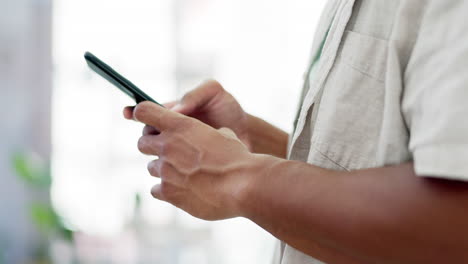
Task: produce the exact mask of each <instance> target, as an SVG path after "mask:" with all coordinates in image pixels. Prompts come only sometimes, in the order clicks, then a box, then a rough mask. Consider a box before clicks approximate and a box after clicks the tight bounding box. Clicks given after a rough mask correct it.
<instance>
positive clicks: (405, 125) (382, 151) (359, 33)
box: [274, 0, 468, 264]
mask: <svg viewBox="0 0 468 264" xmlns="http://www.w3.org/2000/svg"><path fill="white" fill-rule="evenodd" d="M467 15H468V1H466V0H330V1H329V3H328V5H327V7H326V8H325V11H324V14H323V16H322V19H321V22H320V23H319V27H318V31H317V35H316V39H315V43H314V45H313V49H312V54H316V53H317V51H318V50H319V48H320V46H321V43H322V40H323V39H324V38H325V36H326V34H327V32H328V37H327V40H326V42H325V45H324V47H323V52H322V55H321V58H320V61H318V62H317V64H316V65H314V68H315V69H314V71H313V74H314V76H312V77H311V76H309V75H308V74H307V75H306V78H305V84H304V92H303V98H302V106H301V108H300V111H299V115H298V120H297V124H296V129H295V132H294V133H293V135H292V136H291V137H290V144H289V155H288V156H289V158H290V159H292V160H300V161H304V162H308V163H310V164H314V165H316V166H319V167H322V168H328V169H333V170H345V171H352V170H358V169H365V168H374V167H383V166H388V165H394V164H401V163H404V162H408V161H414V166H415V171H416V174H417V175H418V176H421V177H436V178H444V179H451V180H463V181H468V23H466V22H465V19H466V16H467ZM330 25H331V27H330ZM328 30H329V31H328ZM309 72H310V70H309V71H308V73H309ZM356 195H359V194H356ZM305 202H306V201H305ZM317 217H320V216H319V215H318V216H317ZM274 263H280V264H316V263H322V262H320V261H319V260H316V259H314V258H313V257H311V256H307V255H305V254H303V253H301V252H299V251H298V250H296V249H294V248H292V247H290V246H288V245H286V244H284V243H282V244H281V246H280V247H279V248H278V251H277V254H276V257H275V260H274Z"/></svg>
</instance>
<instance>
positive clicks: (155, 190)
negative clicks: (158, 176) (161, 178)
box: [151, 184, 165, 201]
mask: <svg viewBox="0 0 468 264" xmlns="http://www.w3.org/2000/svg"><path fill="white" fill-rule="evenodd" d="M151 195H152V196H153V197H154V198H156V199H158V200H161V201H165V199H164V196H163V194H162V191H161V184H156V185H155V186H153V188H151Z"/></svg>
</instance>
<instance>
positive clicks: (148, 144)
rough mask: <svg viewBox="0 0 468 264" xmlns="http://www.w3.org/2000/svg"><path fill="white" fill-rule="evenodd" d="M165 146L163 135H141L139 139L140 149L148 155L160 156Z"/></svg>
mask: <svg viewBox="0 0 468 264" xmlns="http://www.w3.org/2000/svg"><path fill="white" fill-rule="evenodd" d="M163 148H164V138H163V135H147V136H142V137H140V139H139V140H138V150H139V151H140V152H141V153H143V154H146V155H154V156H160V155H162V152H163Z"/></svg>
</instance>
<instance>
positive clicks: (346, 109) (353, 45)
mask: <svg viewBox="0 0 468 264" xmlns="http://www.w3.org/2000/svg"><path fill="white" fill-rule="evenodd" d="M387 56H388V41H386V40H382V39H378V38H374V37H371V36H366V35H362V34H359V33H356V32H352V31H346V33H345V34H344V36H343V39H342V42H341V45H340V48H339V51H338V54H337V59H336V60H335V63H334V65H333V67H332V69H331V71H330V73H329V76H328V78H327V80H326V82H325V84H324V87H323V92H322V96H321V98H320V103H319V107H318V109H317V111H318V112H317V115H316V120H315V122H313V133H312V139H311V145H312V146H311V149H312V150H314V151H311V152H310V153H309V157H308V160H316V159H317V157H316V155H322V156H324V157H326V158H327V159H328V161H330V162H332V163H333V164H335V165H337V166H339V167H341V168H342V169H346V170H353V169H362V168H370V167H373V166H374V165H375V162H376V152H377V147H378V143H379V136H380V131H381V125H382V118H383V114H384V113H383V112H384V111H383V109H384V103H385V79H386V67H387V66H386V65H387Z"/></svg>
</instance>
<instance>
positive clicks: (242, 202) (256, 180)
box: [235, 154, 286, 219]
mask: <svg viewBox="0 0 468 264" xmlns="http://www.w3.org/2000/svg"><path fill="white" fill-rule="evenodd" d="M282 162H286V160H282V159H279V158H277V157H274V156H270V155H263V154H251V158H250V160H249V162H248V165H247V166H246V168H245V172H244V173H243V174H244V177H245V181H244V184H242V187H241V188H240V190H239V191H238V192H237V193H236V195H235V200H236V201H237V211H238V215H239V216H241V217H245V218H249V219H251V218H252V216H253V214H254V212H255V211H256V209H255V208H257V207H258V206H259V204H258V203H259V199H258V198H259V194H260V190H262V189H264V188H265V187H266V185H267V183H268V182H269V179H270V178H271V177H272V176H273V175H272V171H273V170H272V168H273V167H275V166H277V165H278V164H280V163H282Z"/></svg>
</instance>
